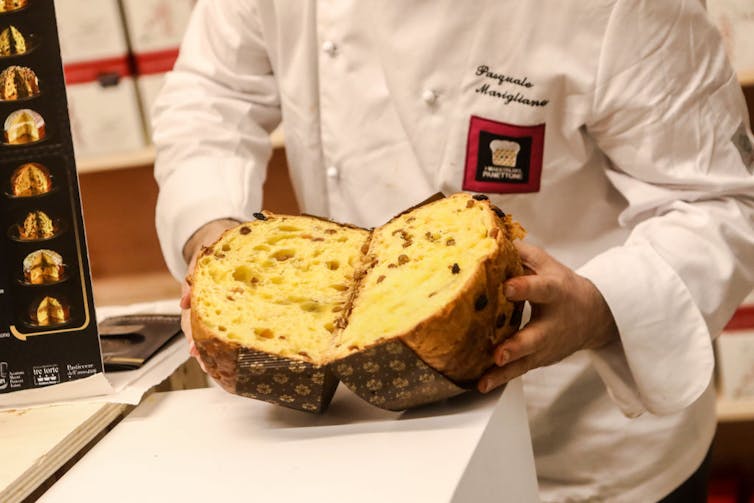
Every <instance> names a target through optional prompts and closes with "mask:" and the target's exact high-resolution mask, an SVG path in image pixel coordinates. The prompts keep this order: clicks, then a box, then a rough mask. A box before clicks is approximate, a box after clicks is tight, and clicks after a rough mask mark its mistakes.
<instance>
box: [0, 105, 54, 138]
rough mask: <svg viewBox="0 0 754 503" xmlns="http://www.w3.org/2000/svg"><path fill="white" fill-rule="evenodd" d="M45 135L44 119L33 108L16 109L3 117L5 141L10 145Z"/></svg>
mask: <svg viewBox="0 0 754 503" xmlns="http://www.w3.org/2000/svg"><path fill="white" fill-rule="evenodd" d="M45 135H46V129H45V121H44V119H43V118H42V116H41V115H39V114H38V113H37V112H35V111H34V110H30V109H28V108H24V109H21V110H16V111H15V112H13V113H12V114H10V115H9V116H8V118H7V119H5V142H6V143H8V144H10V145H23V144H26V143H33V142H36V141H39V140H41V139H43V138H44V137H45Z"/></svg>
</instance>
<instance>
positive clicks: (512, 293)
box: [503, 275, 562, 304]
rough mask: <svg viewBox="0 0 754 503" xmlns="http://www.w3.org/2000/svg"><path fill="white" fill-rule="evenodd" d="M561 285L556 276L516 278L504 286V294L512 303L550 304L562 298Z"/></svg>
mask: <svg viewBox="0 0 754 503" xmlns="http://www.w3.org/2000/svg"><path fill="white" fill-rule="evenodd" d="M561 289H562V287H561V285H560V281H558V279H557V277H556V276H552V275H547V276H543V275H530V276H516V277H515V278H511V279H509V280H507V281H506V282H505V283H504V284H503V294H504V295H505V298H506V299H508V300H511V301H522V300H528V301H529V302H531V303H533V304H550V303H551V302H555V301H557V300H558V299H560V298H561Z"/></svg>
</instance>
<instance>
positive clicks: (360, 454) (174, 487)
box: [41, 381, 537, 503]
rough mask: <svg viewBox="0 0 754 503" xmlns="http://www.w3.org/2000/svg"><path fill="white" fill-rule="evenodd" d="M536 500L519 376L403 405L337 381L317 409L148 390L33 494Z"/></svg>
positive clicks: (212, 392)
mask: <svg viewBox="0 0 754 503" xmlns="http://www.w3.org/2000/svg"><path fill="white" fill-rule="evenodd" d="M76 500H87V501H97V500H101V501H108V502H116V501H129V502H130V501H134V500H139V501H206V500H211V501H260V502H267V501H296V502H299V501H312V502H318V501H328V502H341V501H342V502H357V501H358V502H359V503H366V502H401V501H410V502H412V503H417V502H432V503H437V502H442V501H454V502H463V503H466V502H470V501H474V502H475V503H476V502H484V501H498V502H499V501H515V502H527V501H537V486H536V475H535V471H534V459H533V455H532V451H531V440H530V436H529V429H528V423H527V418H526V411H525V406H524V401H523V395H522V390H521V384H520V382H518V381H514V382H513V383H511V384H510V385H509V386H508V387H507V388H506V390H505V392H504V393H502V395H501V394H500V393H494V394H492V395H489V396H478V395H475V394H467V395H464V396H461V397H457V398H454V399H452V400H449V401H447V402H444V403H441V404H436V405H433V406H428V407H424V408H421V409H416V410H413V411H407V412H403V413H399V412H388V411H383V410H380V409H377V408H374V407H372V406H370V405H368V404H367V403H366V402H363V401H362V400H360V399H358V398H357V397H356V396H355V395H353V394H352V393H351V392H350V391H348V390H347V389H346V388H345V387H343V386H342V385H341V386H340V387H339V389H338V392H337V393H336V395H335V398H334V400H333V402H332V404H331V406H330V408H329V409H328V411H327V412H326V413H324V414H323V415H320V416H316V415H311V414H308V413H304V412H298V411H294V410H289V409H285V408H282V407H279V406H274V405H270V404H267V403H264V402H260V401H256V400H251V399H247V398H242V397H238V396H234V395H230V394H228V393H226V392H224V391H222V390H220V389H218V388H208V389H199V390H190V391H177V392H170V393H159V394H154V395H151V396H149V397H147V398H146V399H145V401H144V402H143V403H142V404H141V405H140V406H139V407H138V408H137V409H136V410H134V411H133V412H132V413H131V414H129V415H128V416H127V417H126V419H124V420H123V421H122V422H121V423H119V424H118V426H117V427H116V428H115V429H114V430H113V431H112V432H110V433H109V434H108V435H107V436H106V437H105V438H104V439H102V441H100V442H99V443H98V444H97V445H96V446H95V447H94V448H93V449H92V450H91V451H90V452H89V453H88V454H87V455H86V456H85V457H84V458H83V459H81V460H80V461H79V462H78V463H77V464H76V465H75V466H74V467H73V468H72V469H71V470H70V471H69V472H68V473H67V474H66V475H65V476H64V477H63V478H62V479H61V480H60V481H58V483H57V484H55V485H54V486H53V487H52V488H51V489H50V490H49V491H48V492H47V493H46V494H45V495H44V496H43V497H42V500H41V501H47V502H68V501H76Z"/></svg>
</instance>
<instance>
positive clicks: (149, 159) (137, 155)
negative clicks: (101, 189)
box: [76, 126, 285, 173]
mask: <svg viewBox="0 0 754 503" xmlns="http://www.w3.org/2000/svg"><path fill="white" fill-rule="evenodd" d="M270 141H271V142H272V148H274V149H278V148H283V146H284V145H285V138H284V136H283V127H282V126H280V127H278V128H277V129H275V131H273V132H272V134H271V135H270ZM154 155H155V148H154V145H149V146H147V147H144V148H142V149H139V150H135V151H132V152H119V153H115V154H106V155H101V156H95V157H82V158H80V159H76V169H77V171H78V172H79V173H94V172H99V171H109V170H112V169H125V168H138V167H141V166H149V165H151V164H154Z"/></svg>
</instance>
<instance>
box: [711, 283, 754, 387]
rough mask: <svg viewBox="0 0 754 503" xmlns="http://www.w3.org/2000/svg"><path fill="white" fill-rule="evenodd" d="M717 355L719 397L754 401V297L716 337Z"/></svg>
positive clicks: (745, 302) (748, 299)
mask: <svg viewBox="0 0 754 503" xmlns="http://www.w3.org/2000/svg"><path fill="white" fill-rule="evenodd" d="M716 353H717V372H718V381H719V382H718V392H719V394H720V395H721V396H722V397H725V398H726V399H728V400H754V294H752V295H750V296H749V297H748V298H747V299H746V301H744V303H743V305H741V307H739V308H738V310H737V311H736V314H735V315H734V316H733V319H731V320H730V322H729V323H728V325H727V326H726V327H725V331H723V333H722V335H720V337H718V338H717V341H716Z"/></svg>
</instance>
